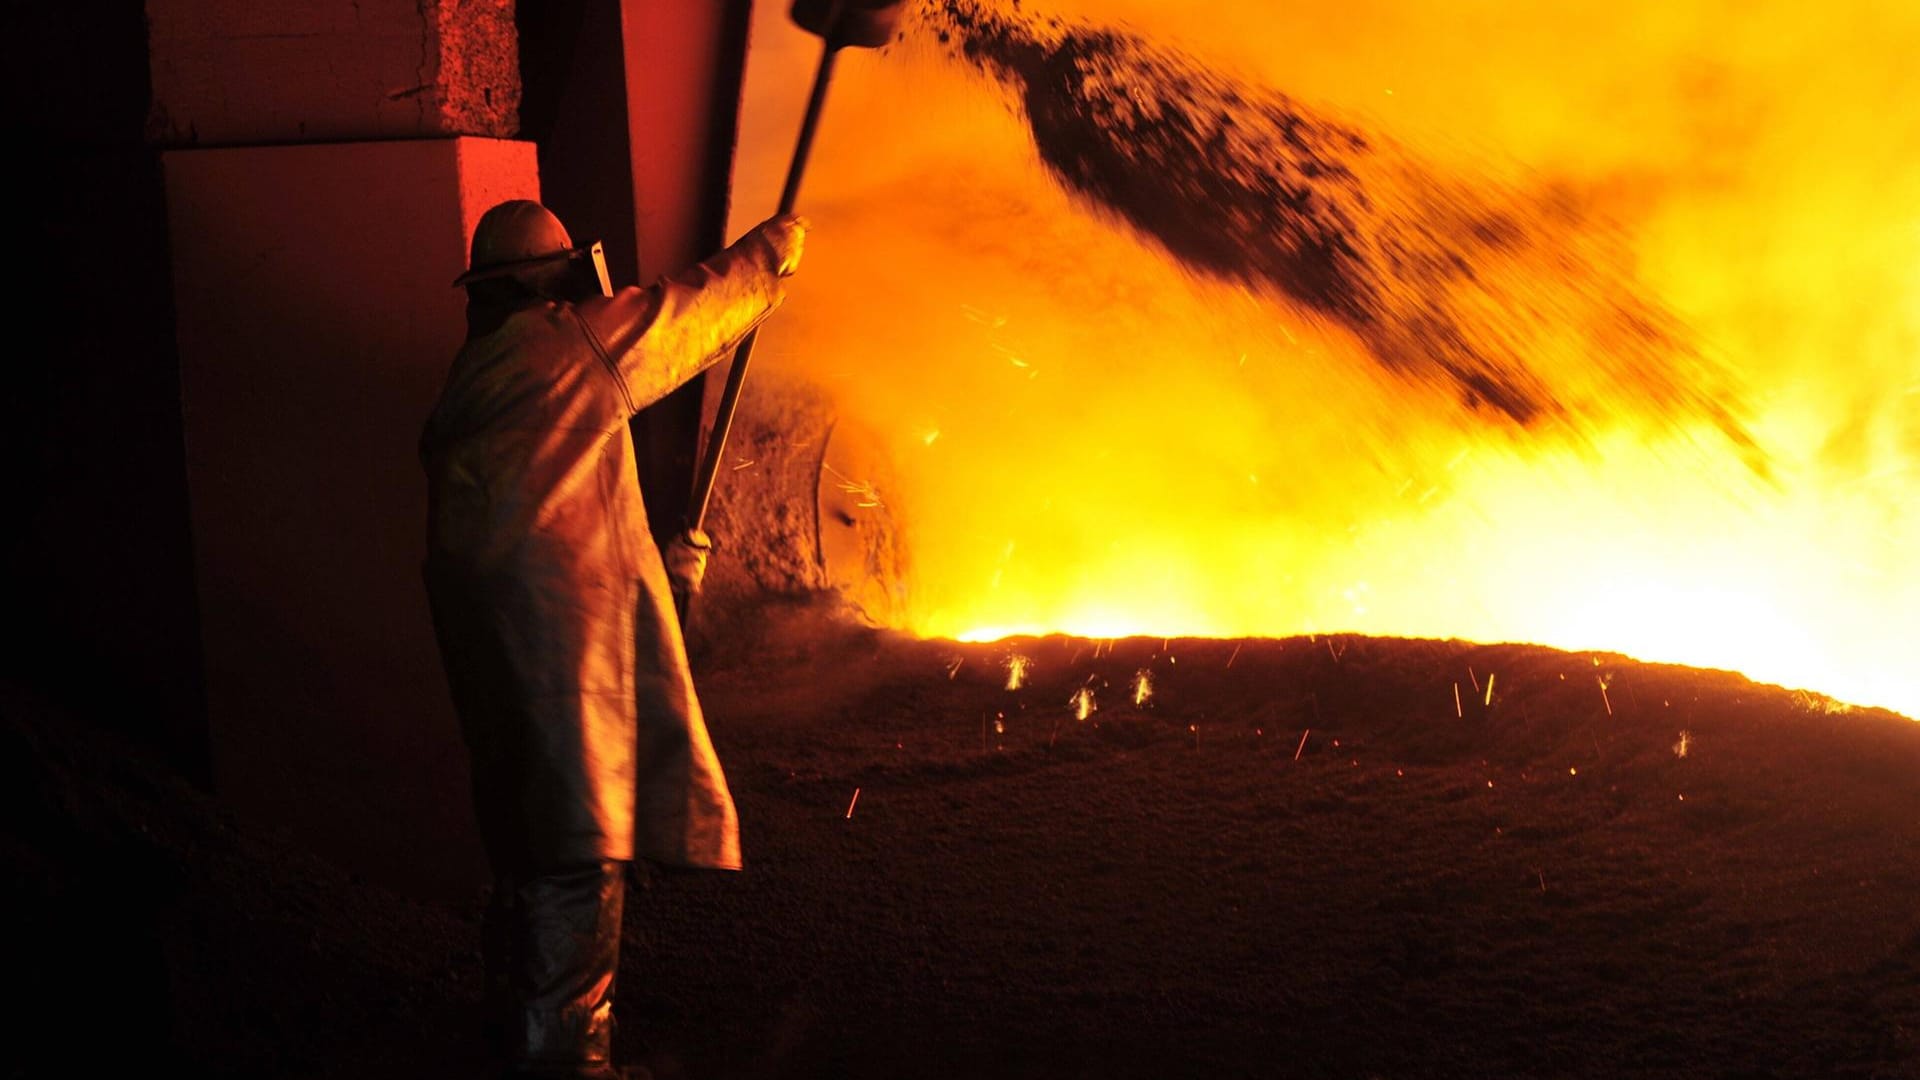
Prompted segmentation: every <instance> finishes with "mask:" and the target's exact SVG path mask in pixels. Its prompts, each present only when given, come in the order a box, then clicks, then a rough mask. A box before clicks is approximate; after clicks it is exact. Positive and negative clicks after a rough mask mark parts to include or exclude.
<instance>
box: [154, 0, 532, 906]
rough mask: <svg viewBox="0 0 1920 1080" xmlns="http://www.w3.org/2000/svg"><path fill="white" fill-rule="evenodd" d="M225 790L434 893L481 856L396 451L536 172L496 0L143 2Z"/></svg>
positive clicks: (456, 882)
mask: <svg viewBox="0 0 1920 1080" xmlns="http://www.w3.org/2000/svg"><path fill="white" fill-rule="evenodd" d="M147 16H148V25H149V28H150V36H149V51H150V68H151V71H152V88H153V95H152V107H151V109H150V111H149V117H148V131H149V135H150V137H151V138H152V139H154V140H155V141H156V142H157V143H159V144H160V145H162V146H163V147H166V148H167V149H166V150H165V152H164V153H163V154H162V172H163V176H164V184H165V189H166V201H167V226H168V234H169V245H170V249H171V261H172V271H173V281H174V296H175V309H176V316H177V318H176V322H177V337H178V342H179V351H180V364H181V396H182V402H183V404H182V412H183V421H184V428H185V441H186V458H187V476H188V489H189V502H190V516H191V523H192V534H193V545H194V563H195V570H196V574H197V577H198V581H197V588H198V597H199V611H200V622H201V638H202V645H203V651H204V657H205V668H206V696H207V710H208V729H209V738H210V743H211V758H212V766H213V769H212V771H213V782H214V788H215V791H216V792H217V793H218V794H219V795H220V796H221V798H222V799H223V801H225V802H226V803H227V804H228V805H229V806H231V807H232V808H233V809H234V810H236V811H237V812H238V813H240V814H241V815H242V816H243V817H244V818H247V819H250V820H252V821H253V822H255V823H257V824H266V825H269V826H275V827H279V828H282V829H285V830H287V831H288V832H290V833H291V834H292V836H293V837H294V838H295V839H296V840H298V841H300V842H301V843H303V844H304V845H305V846H308V847H310V848H312V849H314V850H316V851H318V852H320V853H321V854H323V855H326V856H329V857H331V858H332V859H333V860H334V861H336V862H338V863H340V864H341V865H343V866H346V867H348V868H350V869H353V870H357V871H359V872H362V873H364V874H366V875H367V876H369V877H371V878H375V879H377V880H382V881H384V882H386V883H388V884H392V885H396V886H400V887H402V888H406V889H409V890H411V891H415V892H417V893H420V894H423V895H443V896H465V895H468V894H470V892H471V890H472V889H473V888H474V887H475V886H477V885H478V884H479V883H480V882H481V881H482V880H483V867H482V860H481V856H480V851H479V845H478V841H477V838H476V837H475V833H474V829H473V825H472V811H471V802H470V795H469V792H468V788H467V773H466V761H465V753H464V750H463V748H462V746H461V743H460V740H459V736H458V732H457V729H456V725H455V721H454V718H453V715H452V708H451V704H450V702H449V701H448V695H447V692H446V688H445V680H444V677H443V675H442V673H441V669H440V663H439V657H438V654H437V652H436V649H435V647H434V643H433V636H432V629H431V622H430V620H429V617H428V614H427V609H426V603H425V596H424V592H423V589H422V586H421V583H420V578H419V564H420V559H421V556H422V554H423V552H424V528H425V516H426V506H425V482H424V478H423V476H422V474H421V471H420V466H419V463H418V459H417V456H416V451H415V443H416V440H417V439H418V436H419V432H420V427H421V424H422V423H423V422H424V421H425V419H426V416H427V412H428V410H429V409H430V407H431V405H432V402H433V400H434V397H435V395H436V393H437V391H438V389H439V386H440V382H441V380H442V379H443V378H444V376H445V372H446V369H447V365H448V364H449V362H450V361H451V359H452V357H453V353H454V351H455V349H456V348H457V347H458V345H459V343H460V340H461V338H462V337H463V336H464V332H465V326H464V318H463V304H464V297H463V296H462V294H461V293H460V292H459V291H458V290H455V289H454V288H452V287H451V282H452V279H453V277H454V276H455V275H456V274H458V273H459V272H460V271H461V269H462V268H464V266H465V264H466V245H467V238H468V236H469V235H470V233H471V230H472V228H473V226H474V224H475V222H476V221H477V220H478V219H479V217H480V214H481V213H482V212H484V211H485V210H486V208H487V207H488V206H490V205H492V204H493V203H495V202H497V201H499V200H501V199H507V198H538V197H540V186H539V174H538V167H537V162H536V160H535V149H534V147H533V145H532V144H531V143H527V142H514V141H509V140H507V139H506V138H502V137H503V136H511V135H513V134H515V133H516V131H517V129H518V122H519V121H518V108H519V99H520V80H519V71H518V47H517V44H518V43H517V35H516V32H515V27H514V22H513V4H512V3H511V0H427V2H419V0H320V2H317V3H314V2H298V3H290V2H280V0H269V2H264V3H263V2H261V0H149V3H148V5H147Z"/></svg>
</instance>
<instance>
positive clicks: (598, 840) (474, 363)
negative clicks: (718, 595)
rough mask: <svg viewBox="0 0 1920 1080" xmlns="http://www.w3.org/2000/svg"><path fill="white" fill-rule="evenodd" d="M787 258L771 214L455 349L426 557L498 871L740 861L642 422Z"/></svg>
mask: <svg viewBox="0 0 1920 1080" xmlns="http://www.w3.org/2000/svg"><path fill="white" fill-rule="evenodd" d="M777 266H778V255H777V253H776V252H775V250H774V247H773V244H772V243H771V242H770V241H769V240H767V239H766V238H765V237H764V236H763V235H762V233H761V231H760V230H755V231H754V232H753V233H750V234H748V235H747V236H746V237H745V238H743V239H742V240H741V241H740V242H739V243H736V244H735V245H733V246H732V247H730V248H728V249H727V250H726V251H724V252H722V253H720V254H719V255H717V256H715V257H714V258H712V259H709V260H708V261H707V262H705V263H702V264H700V265H699V266H697V267H694V268H693V269H692V270H689V271H687V272H685V273H681V274H677V275H674V276H673V277H670V278H667V279H664V280H662V281H660V282H658V283H656V284H654V285H652V286H650V287H648V288H645V289H637V288H627V289H622V290H620V291H619V292H618V293H616V294H615V295H614V296H612V297H594V298H592V299H588V300H584V301H582V302H579V303H575V304H567V303H538V304H535V305H533V306H532V307H528V308H524V309H522V310H520V311H517V312H515V313H514V314H512V315H511V316H509V317H508V318H507V319H506V321H505V322H504V323H503V324H502V325H500V326H499V328H498V329H496V330H494V331H492V332H490V333H486V334H484V335H482V336H477V337H469V338H468V340H467V342H466V344H465V345H464V346H463V347H462V348H461V350H460V353H459V355H458V357H457V358H456V359H455V360H454V363H453V369H452V371H451V372H449V374H448V376H447V382H446V386H445V388H444V389H443V390H442V392H441V396H440V400H439V402H438V403H437V404H436V406H435V408H434V410H433V415H432V417H431V419H429V421H428V422H427V426H426V431H425V433H424V434H423V436H422V438H421V444H420V453H421V459H422V462H423V464H424V465H425V467H426V472H427V489H428V539H427V557H426V564H425V567H424V573H425V577H426V585H427V595H428V599H429V602H430V605H431V607H432V610H433V618H434V628H435V632H436V635H437V637H438V639H439V643H440V651H441V658H442V661H443V663H444V666H445V668H446V672H447V678H448V682H449V684H450V686H451V688H452V692H453V701H454V708H455V711H456V713H457V714H458V715H459V718H460V724H461V728H462V732H463V734H464V736H465V739H466V742H467V745H468V749H469V751H470V756H471V765H472V770H473V784H474V803H475V807H476V811H477V814H478V818H479V825H480V831H481V837H482V841H483V842H484V844H485V845H486V847H487V849H488V854H489V856H490V858H491V859H492V861H493V863H494V865H495V867H496V868H497V869H498V868H512V869H516V870H521V871H525V870H528V869H532V870H538V869H543V868H549V867H554V866H565V865H575V864H581V863H588V862H594V861H597V860H602V859H616V860H630V859H634V858H644V859H649V860H653V861H656V862H660V863H664V864H668V865H676V866H695V867H707V868H714V869H739V868H740V865H741V859H740V836H739V825H738V820H737V818H736V817H735V814H734V807H733V798H732V796H731V795H730V794H729V792H728V790H727V782H726V777H725V776H724V775H723V774H722V772H721V769H720V762H719V759H718V758H717V757H716V756H715V754H714V750H713V744H712V742H711V741H710V740H709V738H708V735H707V727H706V721H705V719H704V718H703V717H702V716H701V712H700V703H699V701H698V699H696V698H695V696H694V689H693V677H692V674H691V672H689V671H688V668H687V660H686V651H685V647H684V645H683V643H682V641H681V637H680V627H679V622H678V620H677V619H676V617H675V613H674V606H673V599H672V594H671V592H670V589H669V586H668V583H667V577H666V570H665V568H664V567H663V566H662V564H661V560H660V553H659V550H658V549H657V548H656V547H655V545H654V541H653V538H652V536H651V535H650V534H649V532H648V530H647V516H646V511H645V509H644V507H643V504H642V502H641V494H640V488H639V482H638V480H637V478H636V474H635V472H634V448H633V439H632V436H631V435H630V434H629V432H628V427H627V422H628V420H629V419H631V418H632V417H633V415H634V414H635V413H637V412H639V411H640V410H641V409H643V408H645V407H646V406H647V405H649V404H651V403H652V402H654V401H657V400H659V399H660V398H661V397H662V396H664V395H665V394H667V393H668V392H669V391H671V390H673V389H674V388H675V387H678V386H679V385H681V384H682V383H684V382H686V381H687V380H688V379H690V378H692V377H693V376H694V375H696V374H698V373H699V372H700V371H702V370H703V369H705V368H706V367H707V366H708V365H710V364H712V363H713V362H715V361H716V360H719V359H720V358H721V357H723V356H726V355H727V354H728V353H729V352H730V351H731V350H732V349H733V347H734V346H735V345H736V344H737V343H738V342H739V341H740V339H741V338H742V337H744V336H745V335H746V334H747V332H748V331H749V330H751V329H752V328H753V327H754V326H755V325H757V324H758V323H759V322H760V320H762V319H764V318H765V317H766V316H767V314H768V313H769V312H771V311H772V310H773V308H774V307H775V306H776V305H778V304H779V302H780V300H781V298H782V295H783V290H782V283H781V280H780V278H779V276H778V274H777V272H776V269H777Z"/></svg>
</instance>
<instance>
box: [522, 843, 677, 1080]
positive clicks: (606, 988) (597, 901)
mask: <svg viewBox="0 0 1920 1080" xmlns="http://www.w3.org/2000/svg"><path fill="white" fill-rule="evenodd" d="M625 870H626V867H625V864H623V863H618V862H599V863H592V864H588V865H586V866H580V867H571V868H568V869H564V870H558V871H554V872H550V873H543V874H536V875H529V876H527V877H524V878H520V879H518V880H515V881H512V882H503V883H502V884H503V886H506V887H508V888H510V889H511V896H510V897H506V898H503V899H501V900H500V901H498V902H497V903H496V905H495V907H494V910H495V912H497V913H498V914H499V915H500V916H503V917H504V918H505V919H506V921H507V922H508V924H509V926H510V932H509V933H508V934H507V940H506V943H505V944H506V948H507V949H508V950H509V951H510V960H509V962H508V964H507V968H506V970H507V974H508V986H507V991H508V996H509V998H510V1003H509V1006H508V1009H507V1013H506V1016H505V1020H506V1023H505V1025H504V1028H505V1030H504V1031H503V1035H504V1039H503V1043H504V1045H503V1046H502V1050H503V1051H504V1056H505V1058H506V1060H507V1063H508V1074H509V1075H511V1076H517V1077H541V1078H550V1080H562V1078H565V1080H576V1078H578V1080H614V1078H618V1077H623V1076H625V1075H627V1074H625V1073H623V1072H621V1071H618V1070H615V1069H613V1067H612V1065H611V1061H610V1057H611V1052H612V1049H613V989H614V975H615V969H616V967H617V966H618V964H619V960H620V911H621V906H622V902H623V901H624V899H625ZM640 1075H642V1076H644V1075H645V1074H644V1072H642V1073H641V1074H640Z"/></svg>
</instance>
